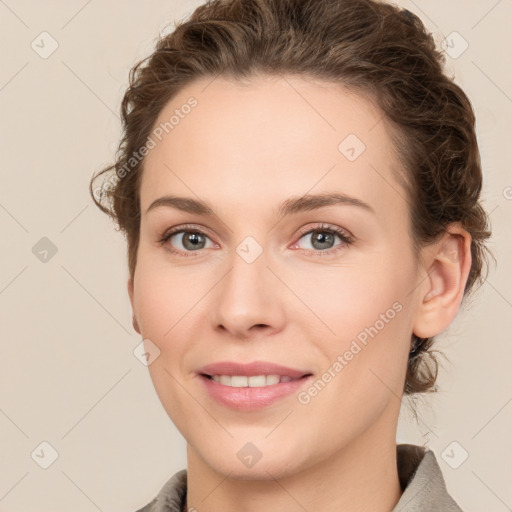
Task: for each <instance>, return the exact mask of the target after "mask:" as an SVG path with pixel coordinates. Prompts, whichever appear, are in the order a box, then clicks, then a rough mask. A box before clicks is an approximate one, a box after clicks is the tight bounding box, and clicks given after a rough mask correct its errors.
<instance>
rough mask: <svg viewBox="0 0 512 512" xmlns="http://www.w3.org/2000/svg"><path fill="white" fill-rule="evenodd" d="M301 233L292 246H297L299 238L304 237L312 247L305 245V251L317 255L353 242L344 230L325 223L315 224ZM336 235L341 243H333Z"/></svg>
mask: <svg viewBox="0 0 512 512" xmlns="http://www.w3.org/2000/svg"><path fill="white" fill-rule="evenodd" d="M301 235H302V236H301V238H300V239H299V241H298V242H297V243H296V244H294V246H293V248H297V247H298V246H299V244H300V240H302V239H305V240H307V241H309V243H310V246H311V247H312V249H311V248H309V247H306V248H305V249H306V250H307V251H312V252H313V253H319V255H322V256H323V255H326V254H332V253H334V252H337V251H338V250H341V249H343V248H344V247H345V246H347V245H350V244H351V243H352V242H353V238H352V236H351V235H350V234H349V233H348V232H346V231H345V230H342V229H341V228H338V227H335V226H328V225H325V224H322V225H319V226H315V227H314V228H312V229H308V230H307V231H302V232H301ZM336 237H338V238H339V239H340V240H341V243H340V244H338V245H333V244H334V242H335V239H336ZM299 248H302V249H304V247H300V246H299Z"/></svg>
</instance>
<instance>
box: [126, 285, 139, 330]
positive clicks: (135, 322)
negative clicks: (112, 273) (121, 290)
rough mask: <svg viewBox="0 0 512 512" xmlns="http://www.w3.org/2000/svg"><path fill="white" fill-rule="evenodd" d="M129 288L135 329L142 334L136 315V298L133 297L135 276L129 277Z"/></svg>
mask: <svg viewBox="0 0 512 512" xmlns="http://www.w3.org/2000/svg"><path fill="white" fill-rule="evenodd" d="M127 288H128V296H129V297H130V304H131V306H132V325H133V328H134V329H135V331H136V332H137V333H138V334H141V332H140V327H139V324H138V322H137V317H136V315H135V305H134V304H135V303H134V300H133V297H134V283H133V277H130V278H129V279H128V283H127Z"/></svg>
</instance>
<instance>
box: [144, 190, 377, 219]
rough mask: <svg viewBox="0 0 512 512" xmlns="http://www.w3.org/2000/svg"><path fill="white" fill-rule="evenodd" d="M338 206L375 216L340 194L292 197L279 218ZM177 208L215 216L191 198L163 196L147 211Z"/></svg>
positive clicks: (282, 209) (287, 200) (362, 203)
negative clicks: (361, 210)
mask: <svg viewBox="0 0 512 512" xmlns="http://www.w3.org/2000/svg"><path fill="white" fill-rule="evenodd" d="M338 204H344V205H351V206H357V207H360V208H362V209H364V210H366V211H368V212H370V213H373V214H374V215H375V210H374V209H373V208H372V207H371V206H370V205H369V204H367V203H365V202H364V201H362V200H361V199H357V198H355V197H351V196H347V195H345V194H339V193H325V194H305V195H302V196H298V197H290V198H289V199H286V200H285V201H284V202H283V203H282V204H281V205H280V206H279V208H278V209H277V216H278V218H280V219H281V218H283V217H286V216H288V215H293V214H296V213H300V212H305V211H312V210H317V209H319V208H323V207H325V206H333V205H338ZM163 206H166V207H169V208H176V209H177V210H181V211H183V212H186V213H192V214H197V215H205V216H208V217H212V216H215V212H214V211H213V209H212V207H211V206H210V205H209V204H208V203H207V202H205V201H201V200H198V199H192V198H189V197H178V196H169V195H167V196H163V197H159V198H158V199H155V201H153V202H152V203H151V205H150V206H149V207H148V209H147V210H146V213H148V212H150V211H151V210H154V209H155V208H159V207H163Z"/></svg>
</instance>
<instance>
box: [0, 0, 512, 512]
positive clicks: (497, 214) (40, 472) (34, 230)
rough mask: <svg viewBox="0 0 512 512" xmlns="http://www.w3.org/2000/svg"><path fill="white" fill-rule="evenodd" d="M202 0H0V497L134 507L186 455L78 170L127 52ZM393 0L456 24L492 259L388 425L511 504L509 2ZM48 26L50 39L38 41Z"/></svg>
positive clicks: (115, 135)
mask: <svg viewBox="0 0 512 512" xmlns="http://www.w3.org/2000/svg"><path fill="white" fill-rule="evenodd" d="M200 3H201V2H199V1H190V0H172V1H163V0H149V1H146V2H135V1H129V2H113V1H104V2H98V1H96V2H94V1H91V2H86V1H84V0H76V1H68V2H64V1H61V2H57V1H47V2H35V1H32V2H30V1H28V0H19V1H15V0H10V1H8V2H1V3H0V19H1V27H2V30H1V31H0V38H1V44H2V57H1V61H2V66H1V71H0V106H1V109H2V110H1V112H2V116H1V125H2V132H1V133H2V136H1V140H0V144H1V153H0V154H1V157H2V159H1V186H0V228H1V232H2V236H1V238H0V262H1V265H0V326H1V330H2V336H1V342H0V343H1V345H0V347H1V352H0V355H1V370H0V434H1V436H0V439H1V441H0V443H1V456H0V511H5V512H32V511H38V512H42V511H52V512H64V511H69V510H73V511H74V512H89V511H93V510H102V511H110V512H121V511H129V510H136V509H137V508H139V507H142V506H143V505H145V504H146V503H148V502H149V501H150V500H151V499H152V498H153V497H154V496H155V495H156V493H157V492H158V491H159V490H160V488H161V486H162V485H163V484H164V483H165V482H166V481H167V479H168V478H169V477H170V476H172V475H173V474H174V473H175V472H176V471H178V470H180V469H182V468H185V467H186V457H185V442H184V440H183V438H182V436H181V434H180V433H179V432H178V431H177V429H176V428H175V427H174V425H173V424H172V423H171V421H170V420H169V418H168V417H167V415H166V413H165V411H164V409H163V407H162V406H161V404H160V402H159V400H158V398H157V396H156V393H155V391H154V389H153V386H152V383H151V380H150V378H149V374H148V370H147V368H146V367H145V366H144V365H143V364H141V363H140V361H139V360H138V359H137V358H136V357H135V356H134V354H133V350H134V348H135V347H136V346H137V345H138V344H139V343H140V341H141V340H140V337H139V336H138V335H137V333H136V332H135V331H134V330H133V328H132V325H131V310H130V304H129V299H128V295H127V292H126V280H127V275H128V274H127V272H128V271H127V263H126V248H125V242H124V239H123V237H122V235H121V234H120V233H118V232H116V231H115V229H114V225H113V224H112V223H111V222H110V221H109V219H108V218H107V217H106V216H105V215H103V214H102V213H101V212H100V211H99V210H98V209H97V208H96V207H95V206H94V204H93V203H92V200H91V198H90V196H89V193H88V184H89V180H90V178H91V175H92V174H93V173H94V172H96V171H98V170H99V169H101V168H102V167H103V166H104V165H106V164H108V163H110V162H112V161H113V158H114V152H115V149H116V147H117V143H118V140H119V136H120V121H119V107H120V102H121V99H122V95H123V93H124V90H125V88H126V86H127V83H128V72H129V70H130V68H131V67H132V66H133V65H134V64H135V62H136V61H137V60H139V59H140V58H143V57H145V56H147V55H148V54H149V53H150V52H151V50H152V47H153V44H154V41H155V39H156V37H157V36H158V34H159V32H160V31H162V30H164V29H165V30H166V26H167V25H168V24H169V23H172V22H173V21H174V20H177V19H181V18H182V17H184V16H185V15H186V14H187V13H189V12H190V11H191V10H192V9H193V8H194V7H195V6H196V5H199V4H200ZM397 3H398V4H399V5H401V6H403V7H406V8H407V9H409V10H411V11H412V12H414V13H416V14H417V15H418V16H419V17H420V18H421V19H422V20H423V21H424V23H425V24H426V26H427V27H428V29H429V30H430V31H431V32H433V33H434V35H435V37H436V40H438V41H439V43H440V44H441V41H443V40H444V39H445V38H446V37H447V36H448V38H447V39H448V40H449V41H452V43H453V45H452V46H451V48H452V50H453V52H456V51H458V50H461V49H462V46H460V45H461V41H462V40H460V39H459V40H458V41H457V40H454V39H453V38H454V37H457V36H454V35H453V34H452V33H453V32H454V31H456V32H458V33H459V34H460V35H461V36H462V37H463V38H464V40H466V41H467V43H468V45H469V46H468V48H467V49H466V51H464V52H463V53H462V54H461V55H460V56H458V57H457V58H452V57H448V58H447V69H448V70H449V72H450V73H451V74H454V75H455V76H456V82H457V83H458V84H460V85H461V86H462V87H463V89H464V90H465V91H466V93H467V94H468V96H469V97H470V99H471V101H472V103H473V106H474V109H475V112H476V115H477V129H478V138H479V143H480V151H481V156H482V162H483V169H484V174H485V181H484V191H483V198H484V205H485V207H486V208H487V211H488V212H489V214H490V219H491V222H492V227H493V230H494V237H493V240H492V243H491V248H492V250H493V251H494V253H495V255H496V257H497V259H498V266H497V267H496V268H494V267H491V271H490V274H489V277H488V279H487V281H486V283H485V284H484V285H483V286H482V288H481V289H480V290H479V292H478V293H477V295H476V296H475V298H474V299H473V301H472V303H471V307H466V308H464V310H463V311H461V312H460V314H459V316H458V317H457V319H456V321H455V322H454V324H453V325H452V326H451V328H450V329H449V330H448V331H447V332H446V333H445V334H443V335H442V336H441V337H440V338H439V342H438V348H439V349H440V350H442V351H443V352H444V353H445V354H446V356H447V358H448V361H447V362H444V363H443V366H442V367H441V369H440V375H439V379H438V385H439V387H440V391H439V392H438V393H437V394H436V395H434V396H428V397H425V398H424V399H420V400H419V402H418V407H419V417H420V421H419V422H418V423H416V422H415V421H414V420H413V419H412V416H411V413H410V403H409V402H408V401H407V400H404V401H403V406H402V413H401V417H400V424H399V431H398V437H397V441H398V442H411V443H416V444H424V443H425V442H427V443H428V446H429V447H430V448H431V449H432V450H434V452H435V454H436V457H437V459H438V461H439V464H440V465H441V468H442V470H443V474H444V475H445V480H446V482H447V486H448V489H449V490H450V493H451V494H452V496H453V497H454V498H455V499H456V501H457V502H458V503H459V504H460V505H461V507H462V508H463V509H464V510H465V511H467V512H477V511H481V510H492V511H495V512H500V511H506V510H511V509H512V487H511V486H510V482H511V477H512V467H511V466H512V462H511V461H512V457H511V455H512V438H511V436H510V431H511V424H512V421H511V420H512V404H511V401H512V382H511V372H510V370H509V364H510V360H511V355H512V344H511V335H510V318H511V317H512V286H511V283H512V279H511V272H510V270H511V265H510V262H511V261H512V243H511V240H512V237H511V233H510V221H511V220H512V188H511V187H512V174H511V171H510V169H511V161H512V159H511V152H510V141H511V140H512V138H511V135H512V133H511V132H512V128H511V112H512V73H511V71H510V59H509V52H510V48H511V47H512V38H511V31H510V28H509V25H510V23H509V20H510V19H512V3H511V2H510V1H508V0H501V1H496V0H492V1H491V0H489V1H487V0H486V1H480V0H478V1H477V0H471V1H468V0H451V1H450V2H445V1H442V0H429V1H426V0H416V2H412V1H408V0H401V1H400V2H397ZM44 31H46V32H48V33H49V34H50V35H51V38H53V40H55V41H56V42H57V44H58V48H57V49H56V50H55V52H54V53H52V54H51V55H49V56H47V58H42V56H41V54H43V55H44V52H49V51H50V50H51V45H52V44H55V43H53V42H52V39H51V38H50V37H49V36H47V35H43V36H41V35H40V34H41V33H42V32H44ZM42 38H43V42H41V41H42ZM33 42H34V43H33ZM32 44H33V45H34V46H35V47H36V48H37V51H36V50H35V49H33V47H32V46H31V45H32ZM450 44H451V43H450ZM457 45H459V46H457ZM453 52H452V53H453ZM44 237H46V238H48V239H49V240H50V241H51V243H50V242H49V241H48V240H43V241H41V239H42V238H44ZM38 244H39V245H38ZM34 247H35V249H34ZM41 248H42V249H41ZM52 248H53V250H55V249H56V251H57V252H56V253H55V254H54V255H52V252H51V251H52ZM44 250H48V251H49V252H48V253H47V256H46V257H47V261H46V262H43V261H41V260H40V259H39V257H41V253H42V252H43V251H44ZM34 252H35V253H36V254H34ZM37 254H39V255H40V256H39V257H37ZM45 254H46V253H45ZM43 441H46V442H48V443H49V444H50V445H51V446H52V447H53V448H54V449H55V450H56V451H57V452H58V458H57V460H56V461H55V462H54V463H53V464H52V465H51V466H50V467H48V468H47V469H42V468H41V467H40V466H39V465H38V464H37V463H36V461H35V460H34V458H36V459H37V453H39V454H41V453H45V457H46V456H48V454H50V453H51V449H50V448H48V447H47V446H46V445H43V446H42V447H41V446H40V443H41V442H43ZM453 442H456V443H457V444H455V445H453V444H452V443H453ZM451 448H454V449H455V452H454V453H455V454H456V456H457V457H460V455H461V453H463V452H462V450H461V449H463V450H465V451H466V452H467V453H468V454H469V456H468V459H467V460H466V461H465V462H464V463H463V464H461V465H460V467H458V468H457V469H453V468H452V467H451V466H450V464H448V463H447V462H446V460H447V459H446V457H445V456H443V453H444V454H446V452H445V450H447V449H448V451H449V452H450V450H451ZM34 450H35V454H36V455H34V458H33V457H32V456H31V454H32V453H33V452H34ZM41 450H43V452H41ZM41 458H42V456H41ZM445 459H446V460H445Z"/></svg>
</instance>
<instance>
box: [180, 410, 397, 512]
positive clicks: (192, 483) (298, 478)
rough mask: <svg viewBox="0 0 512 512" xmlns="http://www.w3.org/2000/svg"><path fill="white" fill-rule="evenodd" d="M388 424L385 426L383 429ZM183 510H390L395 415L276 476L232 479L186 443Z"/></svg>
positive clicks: (394, 483)
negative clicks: (320, 456) (297, 469)
mask: <svg viewBox="0 0 512 512" xmlns="http://www.w3.org/2000/svg"><path fill="white" fill-rule="evenodd" d="M385 428H387V430H384V429H385ZM187 456H188V467H187V506H186V509H185V510H187V511H189V510H192V511H193V510H198V511H199V510H201V511H207V512H235V511H240V510H244V511H247V512H260V511H261V510H265V512H277V511H282V510H287V511H289V512H304V510H315V512H331V511H336V512H363V511H368V510H372V512H390V511H392V509H393V508H394V506H395V505H396V504H397V502H398V500H399V499H400V496H401V494H402V490H401V487H400V482H399V477H398V469H397V457H396V418H395V420H394V421H392V420H391V421H390V417H388V418H385V417H381V418H380V419H379V421H378V422H377V423H374V424H373V425H372V427H370V428H369V429H368V430H366V431H365V432H364V433H363V434H362V435H360V436H359V437H358V438H356V439H354V440H353V441H351V442H350V443H349V444H348V445H346V446H344V447H343V448H342V449H340V450H338V451H337V452H334V453H332V454H331V455H329V457H328V458H326V459H323V460H321V461H320V462H318V463H316V464H315V465H313V466H309V467H307V468H306V469H304V470H302V471H300V472H295V473H293V474H288V475H285V476H283V477H280V478H278V479H275V478H271V476H270V474H269V477H268V478H267V479H263V480H262V479H258V480H241V479H234V478H230V477H229V474H228V475H227V476H226V475H225V474H222V473H219V472H217V471H215V470H214V469H213V468H212V467H211V466H209V465H207V464H206V463H205V461H204V460H203V459H202V458H201V457H200V456H199V454H198V453H197V452H196V451H195V450H194V449H193V448H192V447H191V446H190V445H187Z"/></svg>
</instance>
